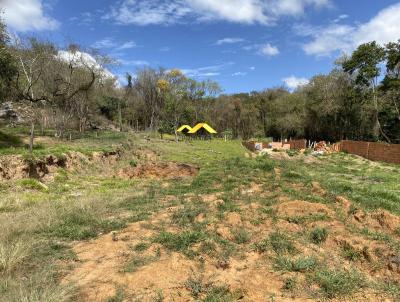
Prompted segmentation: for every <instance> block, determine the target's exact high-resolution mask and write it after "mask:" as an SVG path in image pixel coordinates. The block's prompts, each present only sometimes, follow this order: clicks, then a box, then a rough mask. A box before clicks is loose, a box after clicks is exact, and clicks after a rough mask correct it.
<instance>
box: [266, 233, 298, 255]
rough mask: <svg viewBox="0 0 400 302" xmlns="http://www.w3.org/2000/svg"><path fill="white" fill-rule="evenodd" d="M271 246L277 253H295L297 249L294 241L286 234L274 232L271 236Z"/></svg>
mask: <svg viewBox="0 0 400 302" xmlns="http://www.w3.org/2000/svg"><path fill="white" fill-rule="evenodd" d="M268 241H269V244H270V245H271V247H272V249H273V250H274V251H275V252H276V253H278V254H279V253H294V252H295V251H296V248H295V247H294V245H293V242H292V240H291V239H290V238H289V237H288V236H287V235H285V234H283V233H280V232H274V233H272V234H270V235H269V239H268Z"/></svg>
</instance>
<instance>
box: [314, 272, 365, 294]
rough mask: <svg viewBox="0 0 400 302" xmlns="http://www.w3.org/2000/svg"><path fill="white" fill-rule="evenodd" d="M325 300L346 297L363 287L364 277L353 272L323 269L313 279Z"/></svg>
mask: <svg viewBox="0 0 400 302" xmlns="http://www.w3.org/2000/svg"><path fill="white" fill-rule="evenodd" d="M313 280H314V282H316V283H317V284H318V285H319V287H320V288H321V292H322V294H323V295H324V296H326V297H327V298H335V297H341V296H348V295H351V294H353V293H354V292H356V291H357V290H359V289H360V288H362V287H363V286H364V285H365V281H364V277H363V276H362V275H361V274H360V273H359V272H356V271H354V270H352V271H343V270H337V269H323V270H321V271H318V272H317V273H316V274H315V276H314V277H313Z"/></svg>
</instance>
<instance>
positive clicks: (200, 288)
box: [185, 274, 211, 299]
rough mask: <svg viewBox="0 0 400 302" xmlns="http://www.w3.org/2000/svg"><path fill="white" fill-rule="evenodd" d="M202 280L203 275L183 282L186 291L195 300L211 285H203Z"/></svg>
mask: <svg viewBox="0 0 400 302" xmlns="http://www.w3.org/2000/svg"><path fill="white" fill-rule="evenodd" d="M203 279H204V277H203V275H202V274H200V275H197V276H196V275H195V276H193V277H190V278H189V279H187V280H186V282H185V287H186V289H187V290H188V291H190V294H191V295H192V297H193V298H195V299H198V298H199V297H200V295H201V294H202V293H203V292H205V291H206V290H207V289H208V288H209V287H210V286H211V284H205V283H204V280H203Z"/></svg>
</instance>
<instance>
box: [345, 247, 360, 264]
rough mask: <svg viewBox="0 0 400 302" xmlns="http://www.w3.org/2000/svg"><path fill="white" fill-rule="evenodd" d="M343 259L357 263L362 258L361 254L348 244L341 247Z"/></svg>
mask: <svg viewBox="0 0 400 302" xmlns="http://www.w3.org/2000/svg"><path fill="white" fill-rule="evenodd" d="M342 254H343V257H344V258H345V259H347V260H349V261H357V260H359V259H360V258H361V257H362V252H361V251H358V250H356V249H355V248H354V247H352V246H351V245H350V244H347V243H345V244H344V245H343V246H342Z"/></svg>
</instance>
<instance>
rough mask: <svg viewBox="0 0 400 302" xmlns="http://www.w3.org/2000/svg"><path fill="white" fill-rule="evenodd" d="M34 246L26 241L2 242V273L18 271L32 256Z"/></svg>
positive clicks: (0, 269)
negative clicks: (30, 255)
mask: <svg viewBox="0 0 400 302" xmlns="http://www.w3.org/2000/svg"><path fill="white" fill-rule="evenodd" d="M31 249H32V245H31V243H30V242H29V241H26V240H21V239H20V240H17V241H15V242H0V273H2V272H7V273H8V272H11V271H13V270H14V269H16V268H17V267H18V266H19V265H20V264H21V263H22V262H23V261H24V260H25V259H26V258H27V257H28V255H29V254H30V251H31Z"/></svg>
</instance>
